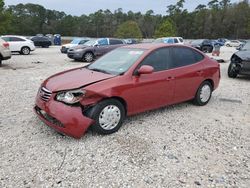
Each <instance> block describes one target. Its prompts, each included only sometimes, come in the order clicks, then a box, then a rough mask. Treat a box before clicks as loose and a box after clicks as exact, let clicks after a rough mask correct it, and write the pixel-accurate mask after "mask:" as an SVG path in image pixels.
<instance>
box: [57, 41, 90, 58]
mask: <svg viewBox="0 0 250 188" xmlns="http://www.w3.org/2000/svg"><path fill="white" fill-rule="evenodd" d="M89 40H90V39H89V38H75V39H74V40H72V41H71V43H68V44H64V45H62V47H61V52H62V53H64V54H65V53H67V52H68V49H70V48H72V47H75V46H78V45H84V44H85V43H86V42H88V41H89Z"/></svg>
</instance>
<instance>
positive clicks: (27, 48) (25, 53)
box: [21, 46, 30, 55]
mask: <svg viewBox="0 0 250 188" xmlns="http://www.w3.org/2000/svg"><path fill="white" fill-rule="evenodd" d="M21 54H23V55H29V54H30V48H29V47H26V46H25V47H22V49H21Z"/></svg>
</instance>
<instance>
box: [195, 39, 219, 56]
mask: <svg viewBox="0 0 250 188" xmlns="http://www.w3.org/2000/svg"><path fill="white" fill-rule="evenodd" d="M191 46H192V47H194V48H196V49H198V50H200V51H202V52H204V53H211V52H212V51H213V48H214V47H213V43H212V41H211V40H209V39H198V40H193V41H192V42H191Z"/></svg>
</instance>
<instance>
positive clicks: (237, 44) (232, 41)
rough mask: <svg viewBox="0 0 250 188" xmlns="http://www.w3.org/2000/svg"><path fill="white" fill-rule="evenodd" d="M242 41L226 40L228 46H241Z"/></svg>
mask: <svg viewBox="0 0 250 188" xmlns="http://www.w3.org/2000/svg"><path fill="white" fill-rule="evenodd" d="M241 44H242V43H241V42H240V41H238V40H231V41H227V42H225V46H227V47H239V46H240V45H241Z"/></svg>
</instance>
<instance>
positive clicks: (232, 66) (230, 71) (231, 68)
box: [227, 63, 238, 78]
mask: <svg viewBox="0 0 250 188" xmlns="http://www.w3.org/2000/svg"><path fill="white" fill-rule="evenodd" d="M227 75H228V77H229V78H236V77H237V75H238V73H237V70H236V64H235V63H230V65H229V67H228V70H227Z"/></svg>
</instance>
